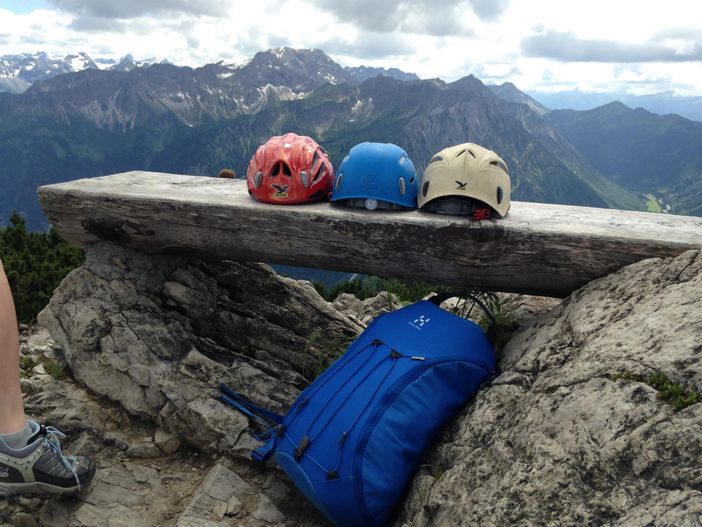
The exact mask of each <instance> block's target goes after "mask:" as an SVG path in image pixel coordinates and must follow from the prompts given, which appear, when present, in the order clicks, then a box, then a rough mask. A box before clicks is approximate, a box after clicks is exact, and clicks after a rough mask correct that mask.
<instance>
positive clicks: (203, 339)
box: [39, 244, 362, 453]
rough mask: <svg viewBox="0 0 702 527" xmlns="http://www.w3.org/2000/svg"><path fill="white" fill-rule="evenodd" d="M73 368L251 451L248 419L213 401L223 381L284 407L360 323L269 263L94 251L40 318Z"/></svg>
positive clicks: (216, 439)
mask: <svg viewBox="0 0 702 527" xmlns="http://www.w3.org/2000/svg"><path fill="white" fill-rule="evenodd" d="M39 323H40V324H41V325H42V326H44V327H46V328H48V329H49V330H50V332H51V334H52V336H53V337H54V339H55V340H56V341H57V342H58V344H59V345H60V347H61V348H62V349H63V354H64V358H65V361H66V362H67V363H68V365H69V366H70V369H71V370H72V372H73V375H74V376H75V377H76V378H77V379H78V380H79V381H81V382H82V383H84V384H85V385H86V386H88V387H89V388H90V389H91V390H92V391H93V392H96V393H98V394H100V395H105V396H107V397H109V398H110V399H112V400H115V401H118V402H119V403H120V404H122V405H123V406H124V407H125V408H126V409H127V410H128V411H130V412H131V413H133V414H136V415H141V416H144V417H149V418H152V419H154V420H155V421H156V422H157V423H158V424H159V426H161V427H162V428H163V429H164V430H165V431H166V432H168V433H170V434H173V435H174V436H175V437H179V438H181V439H183V440H185V441H187V442H189V443H190V444H192V445H194V446H196V447H198V448H201V449H203V450H206V451H210V452H223V451H229V452H231V451H232V449H233V450H234V451H240V452H242V453H245V452H247V451H248V450H249V448H250V446H251V440H250V437H249V436H248V434H246V433H245V430H246V428H247V425H248V422H247V419H246V418H245V417H244V416H242V415H241V414H239V413H237V412H236V411H234V410H233V409H230V408H227V407H225V406H224V405H223V404H222V403H220V402H219V401H217V399H216V396H217V393H218V391H217V386H218V383H219V382H220V381H224V382H227V383H228V384H229V385H230V386H231V387H232V388H234V389H235V390H237V391H239V392H242V393H244V394H245V395H246V396H247V397H249V398H250V399H251V400H253V401H254V402H255V403H257V404H259V405H262V406H265V407H268V408H270V409H272V410H274V411H279V412H285V411H286V410H287V408H288V407H289V406H290V404H291V403H292V402H293V401H294V399H295V398H296V397H297V395H298V393H299V391H300V390H301V389H302V388H304V386H305V385H306V384H307V383H308V382H309V381H310V380H311V378H312V377H313V376H314V375H315V374H316V373H318V371H319V369H320V367H321V366H320V361H321V360H322V359H323V358H325V357H327V356H328V355H329V351H328V350H327V349H326V347H327V345H328V342H339V341H340V340H344V339H346V340H348V339H351V338H353V337H355V335H356V334H357V333H358V332H359V331H360V330H361V329H362V328H361V326H360V325H358V323H357V322H355V321H353V320H352V319H350V318H349V317H347V316H345V315H343V314H341V313H339V312H338V311H337V310H336V309H334V308H333V307H332V306H331V305H330V304H329V303H328V302H326V301H324V299H322V298H321V297H320V296H319V295H318V294H317V292H316V291H315V290H314V288H313V287H312V286H311V285H310V284H309V283H307V282H298V281H296V280H291V279H287V278H282V277H279V276H277V275H276V274H275V272H273V270H272V269H270V268H269V267H267V266H265V265H261V264H248V265H242V264H237V263H231V262H224V263H206V262H204V261H201V260H196V259H184V258H180V257H175V256H164V255H160V256H148V255H144V254H141V253H139V252H136V251H132V250H129V249H126V248H122V247H118V246H116V245H111V244H99V245H94V246H90V247H88V249H87V250H86V262H85V264H84V265H83V266H81V267H80V268H78V269H76V270H74V271H73V272H71V273H70V274H69V275H68V276H67V277H66V278H65V279H64V280H63V282H62V283H61V285H60V286H59V288H58V289H57V290H56V292H55V294H54V296H53V298H52V299H51V302H50V303H49V305H48V306H47V307H46V309H44V311H42V312H41V314H40V315H39Z"/></svg>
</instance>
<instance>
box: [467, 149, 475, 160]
mask: <svg viewBox="0 0 702 527" xmlns="http://www.w3.org/2000/svg"><path fill="white" fill-rule="evenodd" d="M468 153H469V154H470V155H472V156H473V157H474V158H476V157H475V154H474V153H473V151H472V150H470V149H468ZM476 159H477V158H476Z"/></svg>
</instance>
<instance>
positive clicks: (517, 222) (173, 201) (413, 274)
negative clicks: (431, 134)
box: [39, 172, 702, 296]
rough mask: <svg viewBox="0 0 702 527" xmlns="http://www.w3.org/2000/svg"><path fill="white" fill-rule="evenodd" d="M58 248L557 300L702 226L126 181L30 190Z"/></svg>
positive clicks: (678, 246)
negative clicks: (120, 248) (310, 199)
mask: <svg viewBox="0 0 702 527" xmlns="http://www.w3.org/2000/svg"><path fill="white" fill-rule="evenodd" d="M39 200H40V202H41V205H42V207H43V208H44V211H45V212H46V215H47V217H48V218H49V221H50V222H51V223H52V224H53V226H54V227H55V228H56V230H57V231H58V233H59V234H60V235H61V236H62V237H63V238H64V239H66V240H67V241H69V242H71V243H73V244H76V245H80V246H85V245H87V244H90V243H94V242H96V241H98V240H108V241H113V242H116V243H120V244H124V245H127V246H129V247H133V248H136V249H139V250H141V251H144V252H149V253H163V252H167V253H176V254H183V255H196V256H199V257H204V258H208V259H230V260H238V261H257V262H268V263H281V264H289V265H298V266H306V267H316V268H319V269H330V270H339V271H350V272H356V273H365V274H372V275H379V276H387V277H398V278H408V279H415V280H425V281H429V282H443V283H448V284H451V285H453V286H454V287H456V288H463V287H468V288H477V289H485V290H492V291H511V292H517V293H528V294H538V295H547V296H565V295H567V294H568V293H570V292H571V291H573V290H575V289H577V288H578V287H580V286H582V285H584V284H586V283H587V282H589V281H591V280H593V279H595V278H599V277H601V276H604V275H607V274H609V273H611V272H613V271H615V270H617V269H619V268H621V267H623V266H624V265H627V264H630V263H633V262H636V261H639V260H642V259H645V258H651V257H659V258H663V257H670V256H676V255H678V254H680V253H682V252H684V251H686V250H689V249H697V248H701V247H702V218H697V217H688V216H673V215H665V214H653V213H646V212H629V211H619V210H610V209H597V208H590V207H574V206H566V205H547V204H541V203H526V202H513V203H512V208H511V210H510V213H509V215H508V216H507V217H506V218H504V219H501V220H488V221H471V220H468V219H465V218H458V217H452V216H441V215H437V214H429V213H424V212H421V211H410V212H388V211H374V212H370V211H365V210H359V209H349V208H346V207H343V206H338V205H332V204H329V203H318V204H310V205H295V206H275V205H265V204H261V203H257V202H255V201H253V200H252V199H251V198H250V197H249V196H248V193H247V190H246V183H245V182H244V181H243V180H227V179H217V178H209V177H196V176H181V175H173V174H161V173H154V172H127V173H123V174H116V175H113V176H104V177H98V178H92V179H82V180H77V181H71V182H68V183H59V184H56V185H48V186H44V187H40V188H39Z"/></svg>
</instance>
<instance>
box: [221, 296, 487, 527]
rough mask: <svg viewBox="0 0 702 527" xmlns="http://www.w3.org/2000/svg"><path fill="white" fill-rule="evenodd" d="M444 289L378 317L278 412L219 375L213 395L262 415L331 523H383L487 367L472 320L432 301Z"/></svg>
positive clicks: (271, 449) (274, 450)
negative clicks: (247, 396) (238, 390)
mask: <svg viewBox="0 0 702 527" xmlns="http://www.w3.org/2000/svg"><path fill="white" fill-rule="evenodd" d="M447 296H448V295H440V296H436V297H433V298H432V299H431V301H427V300H423V301H421V302H417V303H416V304H412V305H410V306H407V307H404V308H402V309H399V310H397V311H394V312H391V313H386V314H384V315H381V316H379V317H377V318H376V319H375V320H373V322H372V323H371V324H370V325H369V326H368V327H367V328H366V330H365V331H364V332H363V333H362V334H361V335H359V337H358V338H357V339H356V340H355V341H354V342H353V344H351V346H350V347H349V349H348V350H347V351H346V353H345V354H344V355H343V356H342V357H341V358H339V359H338V360H337V361H336V362H335V363H334V364H332V365H331V366H330V367H329V368H328V369H327V370H326V371H325V372H324V373H323V374H322V375H321V376H319V377H318V378H317V379H316V380H315V381H314V382H313V383H312V384H311V385H310V386H308V387H307V388H306V389H305V390H304V391H303V392H302V393H301V394H300V396H299V397H298V399H297V400H296V401H295V403H294V404H293V406H292V408H291V409H290V411H289V412H288V414H287V415H286V416H280V415H277V414H273V413H271V412H268V411H266V410H264V409H262V408H260V407H257V406H255V405H253V404H252V403H251V402H249V401H248V400H247V399H245V398H244V397H242V396H241V395H239V394H237V393H235V392H233V391H232V390H231V389H229V388H228V387H227V386H226V385H221V386H220V387H221V389H222V392H223V393H222V395H221V399H222V400H223V401H224V402H226V403H228V404H230V405H232V406H234V407H235V408H237V409H239V410H240V411H242V412H244V413H245V414H246V415H248V416H250V417H252V418H254V419H255V420H257V421H259V422H260V423H264V422H271V423H272V425H273V426H270V427H269V429H268V433H267V435H266V436H265V437H264V438H263V439H265V440H266V441H267V442H266V443H265V445H263V446H262V447H260V448H257V449H256V450H255V451H254V452H253V454H252V457H253V458H254V459H255V460H258V461H264V460H265V459H266V458H268V457H269V456H270V455H271V454H275V459H276V461H277V463H278V465H279V466H280V467H281V468H282V469H283V470H284V471H285V472H286V473H287V475H288V476H289V477H290V479H292V481H293V482H294V483H295V485H297V487H298V488H299V489H300V490H301V491H302V492H303V493H304V494H305V496H307V498H308V499H309V500H310V501H311V502H312V503H314V504H315V506H316V507H317V508H318V509H319V510H320V511H322V513H324V515H325V516H326V517H327V518H329V520H331V521H332V522H333V523H334V524H336V525H337V526H339V527H346V526H348V527H351V526H367V527H372V526H381V525H383V524H384V523H385V522H386V521H387V519H388V517H389V515H390V513H391V512H392V510H393V508H394V506H395V505H396V503H397V501H398V500H399V498H400V497H401V496H402V494H403V492H404V490H405V487H406V486H407V483H408V482H409V480H410V479H411V478H412V476H413V475H414V473H415V471H416V469H417V467H418V465H419V463H420V461H421V459H422V455H423V454H424V451H425V449H426V448H427V447H428V446H429V445H430V444H431V443H432V441H433V440H434V439H435V438H436V436H437V433H438V432H439V431H440V429H441V428H442V426H443V425H444V424H445V423H446V422H447V420H449V419H450V418H451V417H453V416H454V415H455V414H456V412H457V411H458V410H460V409H461V408H462V407H463V406H464V405H465V403H466V402H467V401H468V399H469V398H470V397H471V396H472V395H473V393H475V391H476V390H477V389H478V388H479V387H480V385H481V384H482V383H483V382H485V381H486V380H488V378H489V377H490V376H491V374H492V373H493V371H494V369H495V356H494V352H493V348H492V346H491V344H490V342H489V341H488V339H487V338H486V336H485V334H484V333H483V331H482V329H481V328H480V326H478V325H477V324H475V323H473V322H471V321H469V320H465V319H463V318H460V317H458V316H456V315H453V314H451V313H449V312H447V311H444V310H442V309H440V308H439V307H438V304H439V303H440V302H441V301H442V300H443V299H445V298H446V297H447Z"/></svg>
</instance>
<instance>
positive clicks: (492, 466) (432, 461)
mask: <svg viewBox="0 0 702 527" xmlns="http://www.w3.org/2000/svg"><path fill="white" fill-rule="evenodd" d="M87 256H88V259H87V262H86V264H85V265H84V266H83V267H82V268H80V269H79V270H76V271H74V272H73V273H72V274H71V275H69V277H68V278H67V279H66V280H65V281H64V282H63V283H62V285H61V286H60V288H59V290H57V292H56V294H55V296H54V298H53V299H52V301H51V304H50V305H49V306H48V307H47V309H46V310H45V311H44V312H43V313H42V316H41V317H40V321H41V323H42V324H43V325H44V326H46V327H48V328H50V329H51V335H49V333H48V332H47V331H46V330H35V329H32V330H29V329H28V328H26V330H25V331H24V332H23V337H22V350H21V352H22V357H23V365H24V367H25V370H24V371H25V378H24V379H23V381H22V382H23V388H24V391H25V394H26V402H27V413H28V414H29V415H30V416H33V417H36V418H38V419H40V420H42V421H44V422H49V423H51V424H53V425H54V426H57V427H59V428H61V429H62V430H64V431H65V432H67V434H68V435H69V438H70V440H68V441H66V442H65V445H66V446H65V450H66V451H67V452H71V453H73V452H80V453H81V454H85V455H89V456H91V457H93V458H94V459H95V460H96V461H97V464H98V466H99V470H98V473H97V476H96V480H95V482H94V483H93V484H92V485H91V486H90V487H89V488H88V489H85V490H84V492H83V493H82V494H81V495H80V496H78V497H76V498H62V499H56V498H52V499H47V498H26V497H22V498H14V499H11V500H8V501H3V502H0V525H2V524H10V525H52V526H56V525H58V526H61V525H70V526H98V525H100V526H102V525H106V526H123V525H124V526H126V525H129V526H156V525H176V526H182V527H187V526H244V527H246V526H252V527H253V526H261V527H265V526H269V525H274V526H283V525H284V526H288V527H293V526H301V527H312V526H320V527H321V526H326V525H328V523H327V522H326V521H325V520H324V518H323V517H321V516H320V515H319V514H318V513H317V512H316V511H315V510H314V509H313V508H312V507H311V506H309V505H308V504H307V503H306V502H305V500H304V499H303V498H302V496H301V495H300V494H299V493H298V492H297V491H296V490H295V489H294V488H292V486H291V485H290V484H289V483H288V482H287V479H286V478H285V476H284V474H282V473H281V472H280V471H278V470H277V469H276V468H275V467H272V466H268V467H266V468H264V469H261V468H259V467H255V466H253V465H252V464H251V463H250V462H249V461H248V460H247V459H246V457H247V454H248V451H249V449H250V447H251V445H252V444H253V442H252V441H251V438H250V437H249V436H248V434H247V433H246V427H247V424H248V423H247V422H246V420H245V419H243V418H242V417H241V416H240V415H239V414H237V413H236V412H234V411H233V410H229V409H228V408H226V407H223V406H222V405H221V404H220V403H219V402H218V401H216V399H215V397H216V394H217V391H216V383H217V381H218V380H220V379H225V380H227V382H229V383H230V384H232V385H233V386H234V387H235V389H237V390H240V391H243V392H244V393H246V394H247V395H248V396H249V397H251V398H252V399H254V400H255V401H256V402H259V403H260V404H263V405H266V406H269V407H273V408H276V407H277V408H278V409H280V410H282V409H284V408H285V406H286V405H287V404H289V403H290V402H291V401H292V400H293V399H294V398H295V396H296V394H297V393H298V392H299V390H300V389H301V388H302V387H303V386H304V385H305V383H306V382H307V380H308V379H309V378H311V377H313V376H314V375H315V374H316V373H317V372H319V371H321V369H323V368H324V366H325V364H326V363H328V361H329V360H331V359H332V358H333V356H334V355H335V354H337V353H338V352H340V351H341V350H343V349H344V347H345V346H346V344H347V343H348V342H349V340H351V339H352V338H353V335H355V334H356V333H357V332H358V331H360V330H361V329H362V327H363V325H365V324H366V323H367V322H368V321H369V320H371V319H372V318H373V317H374V316H376V315H377V314H378V313H380V312H385V311H388V310H392V309H396V308H398V307H399V303H398V302H397V299H396V298H394V297H393V296H392V295H388V294H386V293H383V294H381V295H378V297H375V298H373V299H368V300H367V301H364V302H361V301H359V300H358V299H355V298H354V297H351V296H348V295H343V296H342V297H340V298H337V299H336V301H335V302H334V303H333V304H329V303H327V302H324V301H323V300H322V299H321V298H320V297H319V295H317V294H316V292H315V291H314V289H313V288H312V287H311V286H309V284H306V283H302V282H296V281H293V280H288V279H284V278H280V277H277V276H276V275H275V274H274V273H273V272H272V271H271V270H270V269H269V268H267V267H265V266H256V265H254V266H242V265H238V264H207V263H204V262H199V261H193V260H184V259H180V258H175V257H165V256H163V257H147V256H144V255H141V254H138V253H134V252H133V251H128V250H125V249H119V248H116V247H113V246H102V247H98V248H94V249H93V250H92V251H89V252H88V255H87ZM500 306H501V313H500V318H501V320H502V322H503V323H504V324H505V325H506V326H509V327H510V328H511V329H515V328H516V329H517V331H516V334H515V335H514V337H513V338H511V339H510V340H509V342H508V343H507V344H506V346H505V347H504V349H503V350H502V353H501V358H500V361H499V373H500V374H499V376H498V377H497V378H496V379H495V381H494V382H493V383H492V385H491V386H489V387H487V388H485V389H484V390H482V391H481V392H479V394H478V396H477V397H476V398H475V399H474V400H473V401H472V402H471V403H470V404H469V405H468V406H467V407H466V409H465V410H464V411H463V413H462V414H461V415H459V416H458V417H457V419H456V420H455V421H454V422H453V423H452V425H451V426H449V427H448V428H447V429H446V430H445V431H444V433H443V434H442V436H441V438H440V440H439V442H438V444H437V445H436V447H435V448H433V449H432V450H431V451H430V452H429V453H428V455H427V459H426V462H425V464H424V465H423V466H422V468H421V470H420V473H419V474H418V475H417V477H416V478H415V479H414V480H413V482H412V484H411V486H410V489H409V492H408V496H407V498H406V500H405V501H404V502H403V504H402V506H401V507H400V509H399V510H398V513H397V517H396V525H397V526H398V527H400V526H403V527H420V526H421V527H425V526H426V527H428V526H436V527H439V526H442V527H443V526H449V527H450V526H470V525H500V526H501V525H549V526H550V525H553V526H557V525H558V526H560V525H622V526H624V525H626V526H629V525H631V526H635V525H636V526H638V525H652V526H653V525H655V526H659V525H661V526H664V525H671V526H688V525H689V526H699V525H702V462H701V461H700V459H702V404H698V403H695V401H694V397H693V395H694V394H698V395H699V396H700V397H702V394H699V390H700V388H702V256H700V254H699V253H698V252H688V253H686V254H684V255H681V256H680V257H678V258H676V259H671V260H665V261H661V260H648V261H645V262H641V263H639V264H635V265H632V266H629V267H626V268H624V269H622V270H620V271H619V272H617V273H615V274H613V275H611V276H609V277H605V278H603V279H601V280H597V281H594V282H592V283H591V284H589V285H588V286H586V287H584V288H582V289H581V290H579V291H577V292H575V293H574V294H573V295H571V296H570V297H569V298H568V299H566V300H565V301H563V302H560V301H557V300H552V299H542V298H534V297H520V296H517V295H500ZM446 307H449V308H450V307H451V306H446ZM174 335H175V337H174ZM52 337H53V338H55V339H56V340H55V341H54V340H52ZM62 365H63V366H64V368H63V370H62V369H61V367H60V366H62ZM656 375H658V377H656ZM661 375H662V376H663V378H664V379H665V382H664V381H663V380H662V378H661ZM666 382H667V383H668V384H666ZM666 390H667V391H666ZM676 390H677V391H676ZM671 394H672V395H671ZM669 395H670V397H669ZM3 522H4V523H3Z"/></svg>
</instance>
